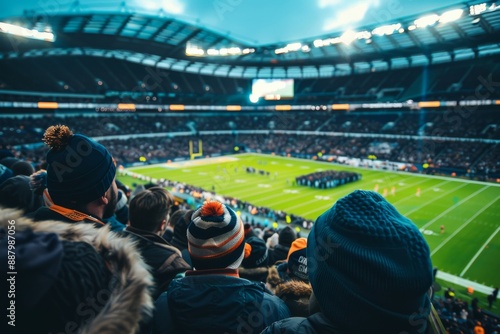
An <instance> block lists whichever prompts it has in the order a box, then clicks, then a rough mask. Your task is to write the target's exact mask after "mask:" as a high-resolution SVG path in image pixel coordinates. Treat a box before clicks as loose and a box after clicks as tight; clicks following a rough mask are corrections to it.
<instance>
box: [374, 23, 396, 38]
mask: <svg viewBox="0 0 500 334" xmlns="http://www.w3.org/2000/svg"><path fill="white" fill-rule="evenodd" d="M400 28H401V23H396V24H391V25H386V26H381V27H378V28H375V29H373V31H372V34H374V35H378V36H384V35H392V34H393V33H394V32H395V31H398V30H399V29H400Z"/></svg>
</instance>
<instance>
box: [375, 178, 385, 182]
mask: <svg viewBox="0 0 500 334" xmlns="http://www.w3.org/2000/svg"><path fill="white" fill-rule="evenodd" d="M376 181H377V182H378V183H384V180H381V179H378V180H376Z"/></svg>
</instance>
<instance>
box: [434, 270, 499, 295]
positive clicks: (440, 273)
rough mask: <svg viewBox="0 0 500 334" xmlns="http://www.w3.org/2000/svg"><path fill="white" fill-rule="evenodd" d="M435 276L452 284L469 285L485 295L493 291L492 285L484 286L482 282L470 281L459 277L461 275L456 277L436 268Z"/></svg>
mask: <svg viewBox="0 0 500 334" xmlns="http://www.w3.org/2000/svg"><path fill="white" fill-rule="evenodd" d="M436 277H437V278H439V279H442V280H443V281H446V282H450V283H454V284H457V285H460V286H463V287H466V288H468V287H469V286H471V287H472V288H474V291H478V292H481V293H484V294H485V295H487V294H490V293H491V291H493V287H489V286H486V285H484V284H480V283H477V282H474V281H471V280H468V279H465V278H461V277H458V276H455V275H452V274H448V273H446V272H444V271H441V270H438V272H437V275H436Z"/></svg>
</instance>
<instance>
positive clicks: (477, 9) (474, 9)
mask: <svg viewBox="0 0 500 334" xmlns="http://www.w3.org/2000/svg"><path fill="white" fill-rule="evenodd" d="M487 9H488V7H487V5H486V4H485V3H481V4H478V5H473V6H470V7H469V12H470V15H479V14H481V13H482V12H485V11H486V10H487Z"/></svg>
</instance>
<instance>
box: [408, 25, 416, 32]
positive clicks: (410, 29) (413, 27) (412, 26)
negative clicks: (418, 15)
mask: <svg viewBox="0 0 500 334" xmlns="http://www.w3.org/2000/svg"><path fill="white" fill-rule="evenodd" d="M415 29H417V27H416V26H415V25H414V24H412V25H411V26H409V27H408V30H409V31H412V30H415Z"/></svg>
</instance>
